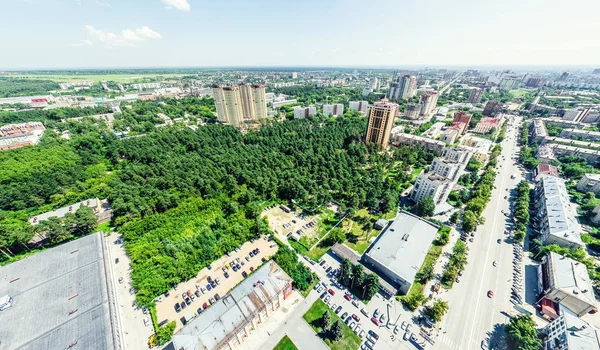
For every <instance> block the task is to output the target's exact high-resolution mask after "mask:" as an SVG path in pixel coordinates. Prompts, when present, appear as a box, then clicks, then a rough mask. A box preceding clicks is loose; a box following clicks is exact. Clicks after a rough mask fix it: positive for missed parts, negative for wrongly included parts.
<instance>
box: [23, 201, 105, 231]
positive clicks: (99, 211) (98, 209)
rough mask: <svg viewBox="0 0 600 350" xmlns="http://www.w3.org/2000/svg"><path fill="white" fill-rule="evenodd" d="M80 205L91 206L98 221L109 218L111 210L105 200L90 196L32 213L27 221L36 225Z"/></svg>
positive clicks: (73, 209) (72, 210)
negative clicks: (47, 210)
mask: <svg viewBox="0 0 600 350" xmlns="http://www.w3.org/2000/svg"><path fill="white" fill-rule="evenodd" d="M82 206H83V207H90V208H92V210H93V211H94V213H95V214H96V215H97V216H98V222H99V223H101V222H105V221H108V220H110V218H111V215H112V211H111V210H110V207H109V206H108V203H107V201H106V200H104V201H102V200H100V199H98V198H90V199H86V200H83V201H81V202H77V203H73V204H71V205H67V206H64V207H62V208H58V209H54V210H52V211H49V212H46V213H42V214H38V215H34V216H32V217H30V218H29V220H28V221H29V223H30V224H32V225H37V224H39V223H40V221H44V220H48V219H49V218H51V217H57V218H63V217H65V215H66V214H67V213H73V214H74V213H75V212H76V211H77V210H78V209H79V208H80V207H82Z"/></svg>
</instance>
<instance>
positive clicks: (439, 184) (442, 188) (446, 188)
mask: <svg viewBox="0 0 600 350" xmlns="http://www.w3.org/2000/svg"><path fill="white" fill-rule="evenodd" d="M453 185H454V184H453V182H452V181H451V180H449V179H447V178H445V177H444V176H441V175H438V174H435V173H421V174H420V175H419V176H418V177H417V181H415V184H414V186H413V190H412V192H411V193H410V199H412V200H413V201H415V202H418V201H419V200H421V199H422V198H424V197H431V198H432V199H433V202H434V203H435V205H439V204H442V203H444V202H446V199H447V198H448V195H449V194H450V190H452V187H453Z"/></svg>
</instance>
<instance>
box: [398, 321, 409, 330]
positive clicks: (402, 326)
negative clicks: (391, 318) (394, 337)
mask: <svg viewBox="0 0 600 350" xmlns="http://www.w3.org/2000/svg"><path fill="white" fill-rule="evenodd" d="M406 326H408V323H406V321H402V325H400V328H401V329H406Z"/></svg>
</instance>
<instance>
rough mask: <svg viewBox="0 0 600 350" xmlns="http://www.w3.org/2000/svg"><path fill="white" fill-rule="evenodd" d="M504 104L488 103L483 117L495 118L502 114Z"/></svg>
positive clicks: (498, 102) (484, 108)
mask: <svg viewBox="0 0 600 350" xmlns="http://www.w3.org/2000/svg"><path fill="white" fill-rule="evenodd" d="M503 107H504V104H503V103H502V102H500V101H488V102H487V103H486V104H485V107H483V112H482V113H483V115H485V116H487V117H491V116H494V115H496V114H499V113H501V112H502V108H503Z"/></svg>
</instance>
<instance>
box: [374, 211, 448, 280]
mask: <svg viewBox="0 0 600 350" xmlns="http://www.w3.org/2000/svg"><path fill="white" fill-rule="evenodd" d="M438 229H439V227H438V226H436V225H434V224H432V223H431V222H429V221H426V220H424V219H421V218H420V217H418V216H415V215H413V214H411V213H408V212H405V211H403V210H402V211H400V212H398V215H397V216H396V218H395V219H394V221H393V222H392V223H391V224H390V225H388V226H387V227H386V229H385V230H384V231H383V232H382V233H381V234H380V235H379V236H378V237H377V239H376V240H375V242H373V244H371V246H370V247H369V248H368V250H367V251H366V252H365V255H368V256H369V257H370V258H371V259H373V260H375V261H377V262H379V263H380V264H381V265H383V266H385V267H386V268H387V269H389V270H390V271H392V272H393V273H395V274H396V275H398V276H400V277H402V278H403V279H404V280H405V281H408V282H411V283H412V282H413V281H414V279H415V275H416V274H417V272H419V269H420V268H421V265H422V264H423V260H424V259H425V256H426V255H427V252H428V251H429V247H431V243H432V242H433V239H434V238H435V236H436V234H437V231H438Z"/></svg>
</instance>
